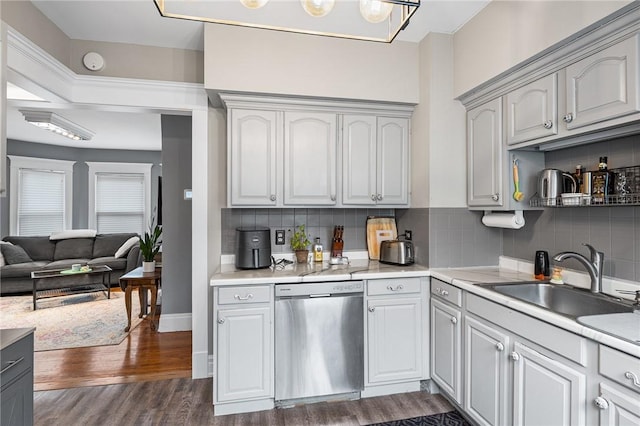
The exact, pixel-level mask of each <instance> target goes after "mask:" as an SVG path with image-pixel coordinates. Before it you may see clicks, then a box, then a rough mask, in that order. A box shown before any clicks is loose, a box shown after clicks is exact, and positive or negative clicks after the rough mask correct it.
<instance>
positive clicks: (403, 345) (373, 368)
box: [367, 297, 423, 383]
mask: <svg viewBox="0 0 640 426" xmlns="http://www.w3.org/2000/svg"><path fill="white" fill-rule="evenodd" d="M421 308H422V303H421V299H420V297H407V298H394V299H384V298H380V299H370V300H369V301H368V305H367V310H368V319H367V326H368V331H367V339H368V345H367V349H368V363H369V368H368V378H367V379H368V382H369V383H384V382H394V381H403V380H410V379H420V378H422V356H423V355H422V333H421V330H422V309H421Z"/></svg>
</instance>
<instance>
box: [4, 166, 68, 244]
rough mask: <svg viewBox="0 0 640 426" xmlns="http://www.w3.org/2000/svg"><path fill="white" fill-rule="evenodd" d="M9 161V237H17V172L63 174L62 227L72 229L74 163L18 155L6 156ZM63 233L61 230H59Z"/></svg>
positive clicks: (18, 192)
mask: <svg viewBox="0 0 640 426" xmlns="http://www.w3.org/2000/svg"><path fill="white" fill-rule="evenodd" d="M7 157H9V159H10V160H11V164H10V166H9V167H10V170H11V183H10V185H9V187H10V192H9V235H18V197H19V195H20V188H19V180H20V179H19V177H18V175H19V170H20V169H34V170H50V171H56V172H64V226H65V229H72V224H73V220H72V219H73V165H74V164H75V163H76V162H75V161H69V160H54V159H50V158H36V157H22V156H19V155H8V156H7ZM61 231H63V229H61Z"/></svg>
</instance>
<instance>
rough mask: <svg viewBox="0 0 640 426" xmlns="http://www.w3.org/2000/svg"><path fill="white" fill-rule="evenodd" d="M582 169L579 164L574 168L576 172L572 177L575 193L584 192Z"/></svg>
mask: <svg viewBox="0 0 640 426" xmlns="http://www.w3.org/2000/svg"><path fill="white" fill-rule="evenodd" d="M584 171H585V170H584V167H583V166H582V165H581V164H578V165H577V166H576V172H575V173H574V175H573V177H574V178H575V179H576V191H575V192H581V193H583V192H584V180H583V179H584V176H583V175H582V174H583V173H584Z"/></svg>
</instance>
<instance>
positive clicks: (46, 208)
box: [18, 169, 65, 236]
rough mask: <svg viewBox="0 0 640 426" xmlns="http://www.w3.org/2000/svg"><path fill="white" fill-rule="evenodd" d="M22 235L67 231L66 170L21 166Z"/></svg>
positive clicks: (19, 177) (19, 175)
mask: <svg viewBox="0 0 640 426" xmlns="http://www.w3.org/2000/svg"><path fill="white" fill-rule="evenodd" d="M18 180H19V184H18V188H19V194H18V235H26V236H29V235H49V234H51V233H52V232H55V231H62V230H64V223H65V221H64V219H65V198H64V197H65V193H64V191H65V190H64V184H65V173H64V172H59V171H51V170H34V169H20V170H19V172H18Z"/></svg>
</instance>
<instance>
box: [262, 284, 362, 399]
mask: <svg viewBox="0 0 640 426" xmlns="http://www.w3.org/2000/svg"><path fill="white" fill-rule="evenodd" d="M363 287H364V285H363V282H362V281H346V282H323V283H303V284H279V285H276V286H275V296H276V303H275V306H276V307H275V321H276V328H275V332H276V335H275V347H276V350H275V352H276V356H275V359H276V372H275V373H276V383H275V385H276V398H275V399H276V401H283V400H297V399H302V398H311V397H321V396H328V395H338V394H346V393H353V392H359V391H361V390H362V389H363V387H364V355H363V346H364V332H363V318H364V313H363V302H362V294H363ZM282 405H286V404H282Z"/></svg>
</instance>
